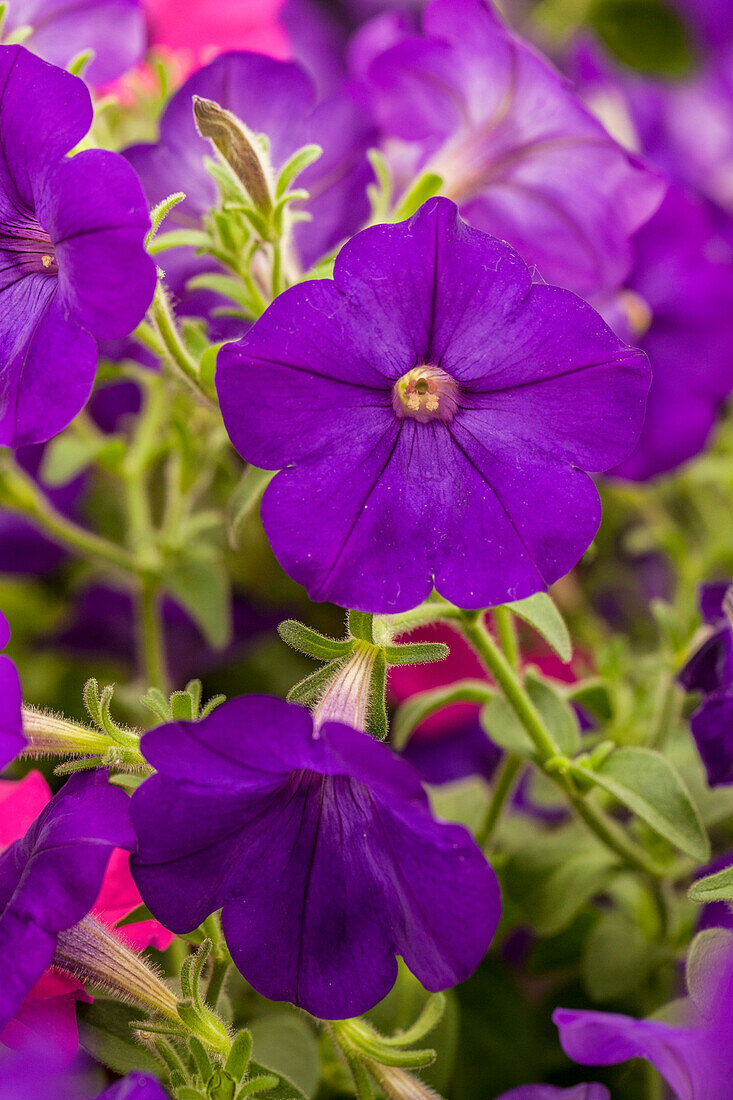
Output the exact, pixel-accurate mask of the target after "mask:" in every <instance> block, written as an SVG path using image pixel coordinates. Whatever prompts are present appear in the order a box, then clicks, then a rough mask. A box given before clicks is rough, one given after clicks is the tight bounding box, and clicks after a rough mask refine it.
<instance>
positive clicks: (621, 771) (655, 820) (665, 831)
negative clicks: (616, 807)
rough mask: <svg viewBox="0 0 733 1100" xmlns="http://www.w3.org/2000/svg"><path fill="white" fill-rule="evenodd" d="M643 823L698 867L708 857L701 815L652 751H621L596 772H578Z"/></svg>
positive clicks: (664, 762)
mask: <svg viewBox="0 0 733 1100" xmlns="http://www.w3.org/2000/svg"><path fill="white" fill-rule="evenodd" d="M579 772H580V774H582V775H583V776H584V777H586V778H587V779H590V780H591V781H592V782H594V783H596V784H597V785H598V786H599V787H602V788H603V789H604V790H606V791H608V792H609V794H612V795H613V796H614V797H615V798H617V799H618V801H619V802H621V803H622V805H624V806H627V807H628V809H630V810H631V811H632V813H635V814H636V815H637V817H640V818H641V819H642V821H645V822H646V823H647V825H649V826H650V827H651V828H652V829H653V830H654V831H655V832H656V833H658V834H659V835H660V836H662V837H664V839H665V840H668V841H669V842H670V844H673V845H674V846H675V848H679V850H680V851H681V852H684V853H685V855H688V856H691V857H692V858H693V859H695V860H697V861H698V862H700V863H704V862H705V860H707V859H709V857H710V842H709V840H708V837H707V834H706V832H705V828H704V826H703V823H702V820H701V818H700V814H699V812H698V809H697V807H696V806H695V804H694V802H693V801H692V798H691V797H690V794H689V793H688V790H687V787H686V786H685V784H684V783H683V781H682V778H681V776H680V775H679V774H678V772H677V771H676V770H675V768H674V767H673V766H672V764H670V762H669V761H668V760H667V759H666V757H664V756H662V755H661V754H660V753H658V752H655V751H654V750H653V749H643V748H622V749H617V750H616V752H614V753H612V754H611V756H609V757H608V758H607V759H606V760H605V761H604V763H603V764H601V766H600V767H599V768H598V770H597V771H591V770H586V769H579Z"/></svg>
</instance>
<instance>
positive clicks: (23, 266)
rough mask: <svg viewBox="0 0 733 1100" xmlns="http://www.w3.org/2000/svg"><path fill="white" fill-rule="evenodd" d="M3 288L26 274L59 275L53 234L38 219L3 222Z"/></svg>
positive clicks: (0, 251) (0, 234) (0, 244)
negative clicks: (52, 241) (41, 225)
mask: <svg viewBox="0 0 733 1100" xmlns="http://www.w3.org/2000/svg"><path fill="white" fill-rule="evenodd" d="M0 260H2V263H1V264H0V290H2V289H4V288H5V287H6V286H10V285H12V284H13V283H16V282H17V281H18V280H19V279H22V278H23V277H24V276H26V275H57V274H58V270H59V265H58V261H57V259H56V256H55V254H54V248H53V244H52V243H51V238H50V237H49V235H48V233H46V232H45V230H43V229H41V227H40V226H39V225H38V223H37V222H36V221H34V220H33V219H32V218H28V219H27V220H24V221H22V222H17V223H6V224H4V225H3V224H0Z"/></svg>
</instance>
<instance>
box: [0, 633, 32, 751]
mask: <svg viewBox="0 0 733 1100" xmlns="http://www.w3.org/2000/svg"><path fill="white" fill-rule="evenodd" d="M9 641H10V627H9V626H8V623H7V620H6V618H5V616H4V615H3V614H2V612H0V649H4V648H5V646H6V645H7V644H8V642H9ZM22 702H23V695H22V692H21V688H20V677H19V676H18V670H17V669H16V667H15V665H14V664H13V662H12V661H11V660H10V658H9V657H6V656H5V655H4V654H0V771H2V769H3V768H4V767H5V766H6V765H7V764H9V763H10V761H11V760H14V759H15V757H16V756H17V755H18V753H19V752H22V751H23V749H24V748H25V745H26V741H25V736H24V734H23V714H22V711H21V704H22Z"/></svg>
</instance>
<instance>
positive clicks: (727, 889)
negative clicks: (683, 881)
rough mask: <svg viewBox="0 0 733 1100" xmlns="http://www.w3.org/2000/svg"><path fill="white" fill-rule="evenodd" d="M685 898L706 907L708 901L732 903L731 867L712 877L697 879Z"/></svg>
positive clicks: (732, 869)
mask: <svg viewBox="0 0 733 1100" xmlns="http://www.w3.org/2000/svg"><path fill="white" fill-rule="evenodd" d="M687 896H688V897H689V898H690V899H691V900H692V901H697V902H699V903H700V904H701V905H706V904H707V903H708V902H709V901H730V902H733V867H725V868H724V869H723V870H722V871H716V872H715V874H714V875H706V876H705V878H700V879H698V880H697V882H694V883H693V884H692V886H691V887H690V889H689V891H688V895H687Z"/></svg>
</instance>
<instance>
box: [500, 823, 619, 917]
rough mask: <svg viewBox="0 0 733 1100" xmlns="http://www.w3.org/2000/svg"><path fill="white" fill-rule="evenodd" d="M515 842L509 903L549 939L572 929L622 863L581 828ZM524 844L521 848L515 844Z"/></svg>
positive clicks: (507, 882) (506, 880) (507, 884)
mask: <svg viewBox="0 0 733 1100" xmlns="http://www.w3.org/2000/svg"><path fill="white" fill-rule="evenodd" d="M531 837H532V839H531V843H529V842H528V836H527V833H526V831H521V833H520V834H519V835H518V836H516V835H515V836H511V835H510V836H509V838H508V839H509V844H510V845H511V847H512V849H513V851H512V854H511V855H510V856H509V859H508V860H507V863H506V865H505V867H504V871H503V874H502V886H503V888H504V890H505V892H506V895H507V897H508V898H509V899H510V900H511V901H512V902H513V904H514V905H515V906H516V908H517V909H518V910H519V912H520V914H521V916H522V917H523V919H524V920H526V921H527V923H528V924H529V925H530V926H531V927H533V928H534V929H536V931H537V932H539V933H540V934H541V935H543V936H553V935H555V934H556V933H558V932H561V931H562V930H563V928H566V927H567V926H568V925H569V924H570V922H571V921H572V920H573V918H574V917H575V916H576V915H577V914H578V913H579V912H580V910H581V909H582V908H583V907H584V906H585V904H586V902H588V901H589V900H590V899H591V898H592V897H593V896H594V895H595V894H598V893H600V892H601V891H603V890H605V889H606V888H607V886H608V882H609V877H610V875H611V874H612V873H613V872H614V868H615V867H616V865H617V863H618V857H617V856H615V855H614V854H613V853H612V852H609V851H608V849H607V848H605V847H603V845H601V844H600V843H599V842H598V841H597V840H596V839H595V837H593V836H591V835H590V834H589V833H588V832H587V831H586V830H585V829H584V828H583V827H582V826H580V825H579V824H576V823H572V824H570V825H566V826H563V828H562V829H560V830H558V831H556V832H554V833H551V834H549V835H547V836H537V834H536V832H535V831H533V832H532V834H531ZM517 839H518V840H519V844H518V845H517V847H516V848H515V847H514V844H513V843H512V842H513V841H514V842H516V841H517Z"/></svg>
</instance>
